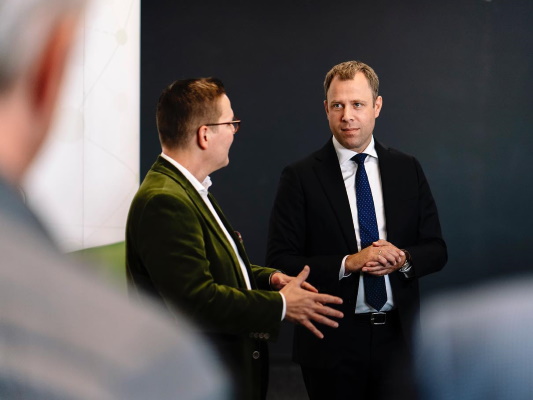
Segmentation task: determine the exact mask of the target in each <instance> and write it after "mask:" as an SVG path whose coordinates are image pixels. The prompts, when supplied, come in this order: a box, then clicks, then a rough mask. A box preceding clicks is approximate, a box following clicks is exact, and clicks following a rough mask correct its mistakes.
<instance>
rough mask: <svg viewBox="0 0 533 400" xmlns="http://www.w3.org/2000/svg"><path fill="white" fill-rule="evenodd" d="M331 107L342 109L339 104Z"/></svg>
mask: <svg viewBox="0 0 533 400" xmlns="http://www.w3.org/2000/svg"><path fill="white" fill-rule="evenodd" d="M331 107H332V108H342V105H340V104H333V105H332V106H331Z"/></svg>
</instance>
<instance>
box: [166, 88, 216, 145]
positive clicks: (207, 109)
mask: <svg viewBox="0 0 533 400" xmlns="http://www.w3.org/2000/svg"><path fill="white" fill-rule="evenodd" d="M225 93H226V90H225V89H224V85H223V84H222V82H221V81H220V80H219V79H216V78H195V79H184V80H177V81H175V82H174V83H172V84H171V85H169V86H168V87H167V88H166V89H165V90H163V92H162V93H161V96H160V97H159V102H158V103H157V112H156V121H157V131H158V132H159V140H160V141H161V145H164V146H166V147H168V148H176V147H184V146H185V145H186V144H187V143H188V142H189V140H190V138H191V137H193V136H194V135H195V134H196V132H197V130H198V128H199V127H200V126H202V125H203V124H207V123H213V122H216V121H217V120H218V118H219V117H220V114H221V110H220V109H219V107H218V99H219V98H220V96H222V95H223V94H225Z"/></svg>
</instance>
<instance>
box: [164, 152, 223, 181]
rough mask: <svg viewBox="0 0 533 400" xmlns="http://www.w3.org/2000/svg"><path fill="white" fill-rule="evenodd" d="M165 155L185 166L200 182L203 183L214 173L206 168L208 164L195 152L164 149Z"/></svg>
mask: <svg viewBox="0 0 533 400" xmlns="http://www.w3.org/2000/svg"><path fill="white" fill-rule="evenodd" d="M163 153H164V154H166V155H167V156H169V157H170V158H172V159H173V160H176V161H177V162H178V163H180V164H181V165H183V167H185V168H186V169H187V171H189V172H190V173H191V174H192V175H193V176H194V177H195V178H196V179H198V182H203V181H204V180H205V178H207V176H208V175H209V174H210V173H211V172H213V171H210V170H208V168H206V163H205V162H203V161H202V160H201V158H200V157H197V156H196V155H195V154H194V152H192V151H190V150H182V149H168V148H165V147H163Z"/></svg>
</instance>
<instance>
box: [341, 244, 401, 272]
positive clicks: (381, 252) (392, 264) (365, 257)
mask: <svg viewBox="0 0 533 400" xmlns="http://www.w3.org/2000/svg"><path fill="white" fill-rule="evenodd" d="M404 262H405V253H404V252H403V251H402V250H401V249H399V248H397V247H396V246H394V245H393V244H392V243H390V242H387V241H386V240H381V239H380V240H378V241H376V242H374V243H372V245H371V246H368V247H366V248H364V249H363V250H361V251H360V252H358V253H355V254H351V255H349V256H348V257H347V258H346V261H345V269H346V272H347V273H351V272H357V271H363V272H366V273H368V274H371V275H375V276H384V275H388V274H390V273H391V272H394V271H396V270H397V269H399V268H400V267H401V266H402V265H403V264H404Z"/></svg>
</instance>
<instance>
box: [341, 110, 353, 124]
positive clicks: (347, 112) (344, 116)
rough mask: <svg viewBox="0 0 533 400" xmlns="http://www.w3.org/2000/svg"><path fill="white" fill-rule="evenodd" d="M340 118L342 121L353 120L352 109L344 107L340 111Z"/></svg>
mask: <svg viewBox="0 0 533 400" xmlns="http://www.w3.org/2000/svg"><path fill="white" fill-rule="evenodd" d="M342 120H343V121H353V120H354V117H353V113H352V110H350V108H348V107H347V108H345V109H344V111H343V113H342Z"/></svg>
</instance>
